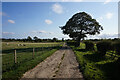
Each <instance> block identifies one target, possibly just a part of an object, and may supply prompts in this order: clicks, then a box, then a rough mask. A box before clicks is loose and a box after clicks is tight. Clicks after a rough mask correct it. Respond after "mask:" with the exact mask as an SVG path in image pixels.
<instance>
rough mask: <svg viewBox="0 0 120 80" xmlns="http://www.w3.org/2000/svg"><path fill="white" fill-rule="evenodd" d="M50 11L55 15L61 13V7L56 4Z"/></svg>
mask: <svg viewBox="0 0 120 80" xmlns="http://www.w3.org/2000/svg"><path fill="white" fill-rule="evenodd" d="M52 10H53V11H54V12H55V13H57V14H61V13H63V7H62V6H61V5H60V4H58V3H56V4H53V5H52Z"/></svg>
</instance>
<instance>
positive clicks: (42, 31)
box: [30, 30, 54, 34]
mask: <svg viewBox="0 0 120 80" xmlns="http://www.w3.org/2000/svg"><path fill="white" fill-rule="evenodd" d="M30 33H45V34H53V33H54V32H47V31H44V30H41V31H32V32H30Z"/></svg>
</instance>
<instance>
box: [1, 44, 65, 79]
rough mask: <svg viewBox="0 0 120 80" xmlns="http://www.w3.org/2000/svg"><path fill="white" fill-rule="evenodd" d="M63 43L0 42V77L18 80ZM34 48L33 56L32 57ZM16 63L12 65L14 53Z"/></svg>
mask: <svg viewBox="0 0 120 80" xmlns="http://www.w3.org/2000/svg"><path fill="white" fill-rule="evenodd" d="M62 44H63V43H20V42H9V43H7V42H2V72H3V74H2V77H3V80H4V79H5V78H6V79H12V80H13V79H15V80H16V79H19V78H20V77H21V76H22V74H23V73H25V72H26V71H28V70H29V69H31V68H33V67H35V66H36V65H37V64H38V63H40V62H41V61H43V60H44V59H46V58H47V57H48V56H50V55H52V54H53V53H54V52H55V51H56V50H58V49H59V48H60V47H61V46H62ZM33 48H34V51H35V52H34V56H33ZM15 50H16V54H17V63H16V64H15V63H14V51H15Z"/></svg>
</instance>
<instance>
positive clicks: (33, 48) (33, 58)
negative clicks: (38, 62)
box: [33, 48, 35, 59]
mask: <svg viewBox="0 0 120 80" xmlns="http://www.w3.org/2000/svg"><path fill="white" fill-rule="evenodd" d="M34 51H35V50H34V48H33V59H34V53H35V52H34Z"/></svg>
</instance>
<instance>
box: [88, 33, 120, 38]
mask: <svg viewBox="0 0 120 80" xmlns="http://www.w3.org/2000/svg"><path fill="white" fill-rule="evenodd" d="M108 38H112V39H113V38H118V34H117V33H113V34H109V33H104V34H99V35H94V36H92V35H89V36H88V38H87V39H108Z"/></svg>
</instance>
